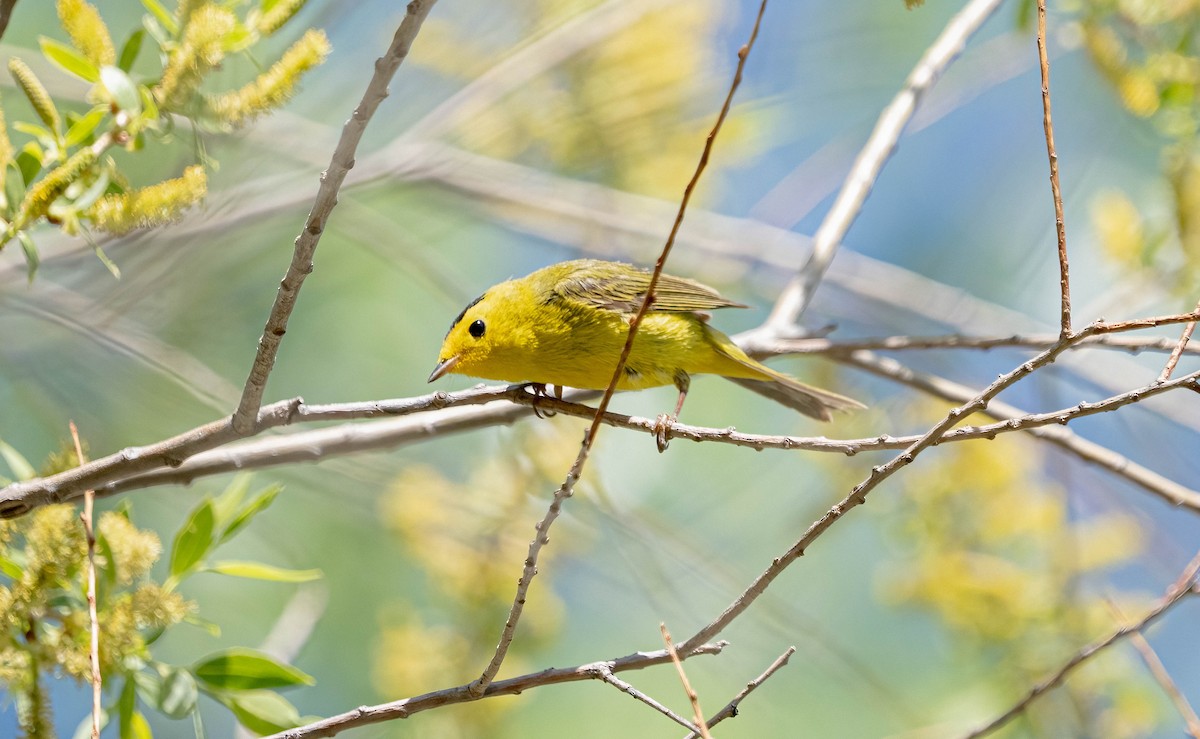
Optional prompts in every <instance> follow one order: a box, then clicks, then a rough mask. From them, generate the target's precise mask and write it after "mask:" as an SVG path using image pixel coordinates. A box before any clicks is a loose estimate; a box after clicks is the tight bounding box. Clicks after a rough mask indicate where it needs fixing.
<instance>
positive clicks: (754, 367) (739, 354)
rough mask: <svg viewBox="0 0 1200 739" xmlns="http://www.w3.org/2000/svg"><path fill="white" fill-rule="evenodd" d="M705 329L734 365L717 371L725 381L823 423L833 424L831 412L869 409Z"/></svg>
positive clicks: (722, 335)
mask: <svg viewBox="0 0 1200 739" xmlns="http://www.w3.org/2000/svg"><path fill="white" fill-rule="evenodd" d="M705 328H706V329H707V330H708V336H709V339H710V340H711V341H712V342H713V345H714V346H715V347H716V349H717V351H718V352H720V354H721V355H723V356H724V357H725V358H726V359H728V360H732V365H727V368H724V369H722V370H718V374H721V375H724V376H725V378H726V379H729V380H732V381H733V382H736V383H737V384H739V385H741V386H742V387H744V388H746V389H747V390H753V391H754V392H756V393H758V394H759V395H763V396H766V397H768V398H770V399H771V400H774V401H775V402H777V403H782V404H783V405H786V406H787V407H788V408H791V409H793V410H797V411H800V412H801V413H803V414H804V415H806V416H811V417H812V418H816V419H818V420H821V421H828V420H830V418H832V415H831V413H832V411H851V410H857V409H859V408H866V406H865V405H863V404H862V403H860V402H858V401H857V400H854V399H853V398H847V397H846V396H844V395H838V394H837V393H833V392H830V391H828V390H822V389H821V388H819V387H813V386H812V385H805V384H804V383H803V382H800V381H799V380H797V379H796V378H794V377H791V376H790V375H785V374H783V373H782V372H777V371H775V370H773V369H771V368H770V367H768V366H766V365H765V364H763V363H762V362H757V361H755V360H754V359H752V358H751V357H750V356H749V355H747V354H746V353H745V352H744V351H742V349H741V347H739V346H738V345H737V344H735V343H733V339H730V338H729V337H728V336H726V335H725V334H723V333H721V332H720V331H717V330H716V329H714V328H712V327H711V326H705ZM729 366H731V367H732V368H734V371H729V369H728V367H729Z"/></svg>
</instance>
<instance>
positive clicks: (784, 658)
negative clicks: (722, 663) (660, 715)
mask: <svg viewBox="0 0 1200 739" xmlns="http://www.w3.org/2000/svg"><path fill="white" fill-rule="evenodd" d="M795 653H796V648H795V647H788V648H787V649H786V650H785V651H784V653H783V654H781V655H779V656H778V657H777V658H776V659H775V661H774V662H772V663H771V664H770V666H768V667H767V669H765V670H763V672H762V674H761V675H759V676H758V677H756V678H754V679H753V680H751V681H750V682H748V683H746V687H744V688H742V689H741V690H740V691H738V694H737V695H735V696H733V700H731V701H729V702H728V703H726V704H725V707H724V708H722V709H721V710H719V711H717V712H716V713H714V714H713V716H712V718H710V719H709V720H708V721H706V722H705V725H706V726H707V727H708V728H710V729H711V728H712V727H714V726H716V725H717V724H719V723H721V722H722V721H724V720H725V719H727V718H733V717H734V716H737V715H738V708H739V707H740V706H741V705H742V701H744V700H745V699H746V696H748V695H750V694H751V693H753V692H754V691H755V690H757V689H758V686H759V685H762V684H763V683H765V682H766V681H767V679H768V678H770V677H771V676H772V675H774V674H775V673H776V672H777V671H778V670H779V668H781V667H783V666H784V665H786V664H787V663H788V660H789V659H791V658H792V655H793V654H795ZM698 736H699V735H698V734H696V732H692V733H691V734H688V735H687V736H686V737H685V738H684V739H697V737H698Z"/></svg>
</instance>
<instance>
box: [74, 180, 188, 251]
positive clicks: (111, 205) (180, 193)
mask: <svg viewBox="0 0 1200 739" xmlns="http://www.w3.org/2000/svg"><path fill="white" fill-rule="evenodd" d="M206 191H207V177H206V176H205V174H204V168H203V167H200V166H198V165H192V166H191V167H188V168H187V169H185V170H184V171H183V176H182V177H177V178H175V179H171V180H166V181H165V182H160V183H158V184H157V185H151V186H149V187H143V188H141V189H139V190H133V191H132V192H127V193H122V194H120V195H105V196H104V197H102V198H100V200H98V201H97V202H96V204H95V205H93V206H92V208H91V209H90V210H89V211H88V216H89V217H90V218H91V219H92V223H93V224H94V225H95V226H96V228H98V229H100V230H102V231H107V232H108V233H111V234H117V235H120V234H125V233H129V232H130V231H133V230H134V229H138V228H150V227H153V226H161V225H162V224H164V223H170V222H171V221H174V220H176V219H177V218H179V216H180V215H181V214H182V213H183V211H184V210H186V209H187V208H189V207H191V206H192V205H193V204H195V203H196V202H197V201H199V200H200V199H201V198H203V197H204V194H205V192H206Z"/></svg>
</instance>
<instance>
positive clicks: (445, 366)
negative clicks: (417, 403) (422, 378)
mask: <svg viewBox="0 0 1200 739" xmlns="http://www.w3.org/2000/svg"><path fill="white" fill-rule="evenodd" d="M458 360H459V357H458V355H455V356H453V357H450V358H449V359H444V360H442V361H441V362H439V363H438V366H436V367H434V368H433V374H431V375H430V376H429V381H430V382H433V381H434V380H436V379H437V378H439V377H441V376H442V375H444V374H446V373H447V372H449V371H450V370H452V369H454V365H456V364H458Z"/></svg>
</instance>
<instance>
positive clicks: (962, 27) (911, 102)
mask: <svg viewBox="0 0 1200 739" xmlns="http://www.w3.org/2000/svg"><path fill="white" fill-rule="evenodd" d="M1000 3H1001V0H972V1H971V2H970V3H969V4H968V5H967V6H966V7H965V8H963V9H962V10H961V11H959V13H958V14H957V15H955V16H954V17H953V18H952V19H950V23H948V24H947V25H946V28H945V30H943V31H942V33H941V35H940V36H938V38H937V40H936V41H934V42H933V45H931V46H930V47H929V48H928V49H927V50H926V51H925V54H924V55H922V56H921V59H920V61H918V62H917V66H916V67H914V68H913V71H912V72H911V73H910V74H909V75H908V79H907V80H906V81H905V83H904V87H903V88H902V89H901V90H900V92H898V93H897V94H896V97H895V98H893V99H892V102H891V103H890V104H889V105H888V106H887V107H886V108H884V110H883V113H881V114H880V116H879V121H878V122H877V123H876V124H875V130H874V131H872V132H871V136H870V137H869V138H868V139H867V143H866V144H865V145H864V146H863V148H862V151H861V152H859V155H858V159H856V160H855V162H854V166H853V167H852V168H851V169H850V173H849V174H848V175H846V181H845V183H843V184H842V189H841V190H840V191H839V192H838V195H837V199H836V200H834V202H833V207H831V208H830V209H829V213H828V214H827V215H826V216H825V219H824V220H823V221H821V226H820V227H819V228H818V229H817V233H816V234H815V235H814V237H813V249H812V253H811V254H810V255H809V257H808V261H806V262H805V263H804V266H803V267H801V269H800V273H799V274H797V275H796V276H795V277H794V278H792V281H791V282H790V283H788V285H787V287H786V288H784V290H783V292H782V293H780V295H779V299H778V300H777V301H776V303H775V308H774V310H772V311H771V315H770V317H769V318H768V319H767V321H766V323H765V324H764V326H763V328H764V329H766V330H767V331H768V332H770V333H773V334H774V335H776V336H787V335H788V334H789V333H793V332H794V331H793V327H794V325H795V323H796V321H797V319H799V317H800V314H801V313H803V312H804V309H805V308H807V307H808V303H809V301H810V300H812V296H813V293H814V292H815V291H816V289H817V286H818V285H819V284H820V283H821V280H822V278H823V277H824V276H825V271H826V270H827V269H829V264H830V263H831V262H832V261H833V256H834V254H835V253H836V252H837V248H838V246H839V245H840V244H841V243H842V239H843V238H845V236H846V232H847V231H849V230H850V226H851V224H853V223H854V219H855V218H857V217H858V213H859V211H861V210H862V206H863V203H865V202H866V200H867V196H868V195H870V193H871V188H872V187H873V186H874V185H875V180H876V179H878V178H879V173H880V171H882V170H883V166H884V164H886V163H887V160H888V159H890V158H891V156H892V154H893V153H894V152H895V151H896V145H897V142H898V141H899V140H900V135H901V134H902V133H904V129H905V127H906V126H907V125H908V123H909V121H910V120H912V117H913V113H915V112H916V109H917V106H918V105H919V104H920V103H921V99H922V98H923V97H924V96H925V94H926V93H927V92H929V90H930V89H931V88H932V87H933V85H934V84H935V83H936V82H937V80H938V78H939V77H941V75H942V73H943V72H945V71H946V68H947V67H948V66H950V64H951V63H952V62H953V61H954V60H955V59H956V58H957V57H958V55H959V54H961V53H962V50H963V48H964V46H965V45H966V43H967V39H969V38H970V37H971V36H972V35H973V34H974V33H975V32H976V31H978V30H979V28H980V26H982V25H983V23H984V21H986V20H987V19H988V17H989V16H991V14H992V13H993V12H995V10H996V8H998V7H999V6H1000Z"/></svg>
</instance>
